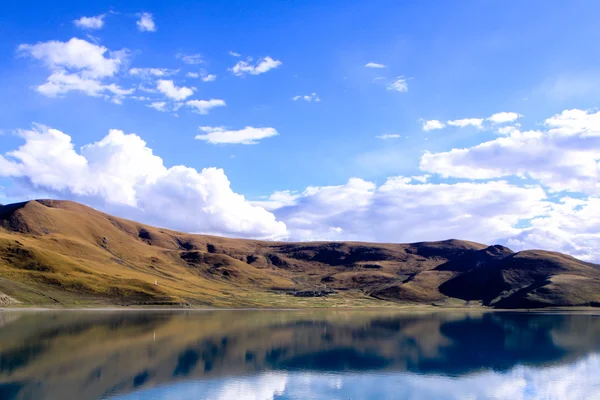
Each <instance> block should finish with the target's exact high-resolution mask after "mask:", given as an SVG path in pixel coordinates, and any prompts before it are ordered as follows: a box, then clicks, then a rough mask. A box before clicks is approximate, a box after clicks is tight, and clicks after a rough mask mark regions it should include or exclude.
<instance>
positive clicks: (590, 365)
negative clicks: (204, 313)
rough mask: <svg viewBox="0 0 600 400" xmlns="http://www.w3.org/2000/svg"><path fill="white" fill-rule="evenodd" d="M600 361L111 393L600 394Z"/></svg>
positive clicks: (258, 379) (531, 399)
mask: <svg viewBox="0 0 600 400" xmlns="http://www.w3.org/2000/svg"><path fill="white" fill-rule="evenodd" d="M599 367H600V359H599V357H598V355H595V354H591V355H589V356H587V357H585V358H583V359H581V360H578V361H576V362H574V363H571V364H564V365H558V366H551V367H546V368H538V367H531V366H523V365H518V366H516V367H514V368H512V369H510V370H508V371H505V372H500V371H494V370H487V371H481V372H477V373H473V374H469V375H466V376H459V377H452V376H444V375H419V374H413V373H406V372H400V373H369V372H363V373H359V374H357V373H341V374H328V373H311V372H267V373H263V374H258V375H253V376H252V375H251V376H242V377H231V378H224V379H209V380H197V381H188V382H180V383H174V384H171V385H164V386H159V387H154V388H148V389H142V390H140V391H138V392H134V393H131V394H126V395H122V396H115V397H112V399H113V400H142V399H143V400H167V399H174V398H177V399H215V400H225V399H239V400H258V399H267V400H292V399H294V400H299V399H334V400H346V399H384V400H387V399H398V398H405V399H413V400H426V399H442V400H456V399H494V400H506V399H514V400H542V399H543V400H576V399H577V400H578V399H590V400H598V399H600V394H599V393H598V386H599V385H600V379H599V377H598V374H597V373H596V371H597V370H598V368H599Z"/></svg>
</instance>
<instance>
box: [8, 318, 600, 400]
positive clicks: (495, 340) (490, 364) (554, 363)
mask: <svg viewBox="0 0 600 400" xmlns="http://www.w3.org/2000/svg"><path fill="white" fill-rule="evenodd" d="M0 399H3V400H4V399H7V400H9V399H10V400H13V399H15V400H16V399H27V400H28V399H36V400H38V399H40V400H41V399H61V400H62V399H114V400H116V399H119V400H134V399H135V400H142V399H143V400H147V399H151V400H159V399H160V400H163V399H164V400H167V399H168V400H171V399H235V400H250V399H264V400H266V399H269V400H270V399H343V400H348V399H352V400H355V399H414V400H416V399H510V400H514V399H561V400H564V399H586V400H587V399H600V317H599V316H594V315H564V314H561V315H556V314H555V315H550V314H546V315H542V314H526V313H469V314H465V313H447V312H444V313H436V314H400V313H395V312H390V311H331V310H329V311H324V310H320V311H210V312H208V311H187V312H165V311H126V312H117V311H114V312H101V311H86V312H76V311H60V312H39V313H36V312H23V313H18V312H6V313H2V314H0Z"/></svg>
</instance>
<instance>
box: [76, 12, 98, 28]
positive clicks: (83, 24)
mask: <svg viewBox="0 0 600 400" xmlns="http://www.w3.org/2000/svg"><path fill="white" fill-rule="evenodd" d="M104 17H105V15H104V14H100V15H96V16H95V17H81V18H79V19H76V20H74V21H73V23H74V24H75V26H77V27H78V28H81V29H93V30H96V29H102V27H103V26H104Z"/></svg>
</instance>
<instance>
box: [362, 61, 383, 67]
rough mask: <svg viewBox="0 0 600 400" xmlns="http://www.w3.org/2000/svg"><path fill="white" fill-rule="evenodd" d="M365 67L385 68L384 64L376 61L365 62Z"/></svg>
mask: <svg viewBox="0 0 600 400" xmlns="http://www.w3.org/2000/svg"><path fill="white" fill-rule="evenodd" d="M365 67H367V68H385V65H384V64H377V63H374V62H370V63H367V64H366V65H365Z"/></svg>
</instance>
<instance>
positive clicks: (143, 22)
mask: <svg viewBox="0 0 600 400" xmlns="http://www.w3.org/2000/svg"><path fill="white" fill-rule="evenodd" d="M138 16H139V19H138V20H137V22H136V23H135V24H136V25H137V28H138V30H139V31H140V32H156V24H155V23H154V18H153V17H152V14H150V13H148V12H143V13H141V14H138Z"/></svg>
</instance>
